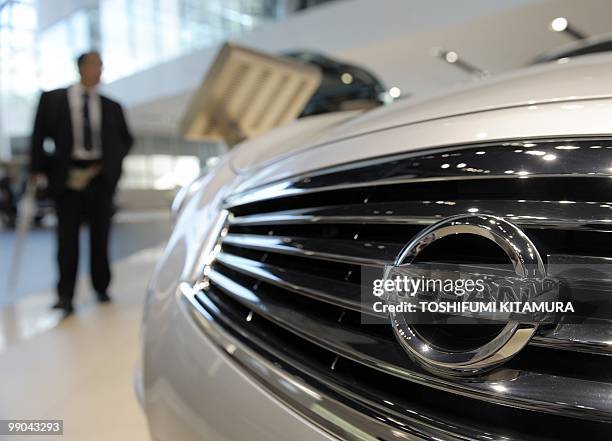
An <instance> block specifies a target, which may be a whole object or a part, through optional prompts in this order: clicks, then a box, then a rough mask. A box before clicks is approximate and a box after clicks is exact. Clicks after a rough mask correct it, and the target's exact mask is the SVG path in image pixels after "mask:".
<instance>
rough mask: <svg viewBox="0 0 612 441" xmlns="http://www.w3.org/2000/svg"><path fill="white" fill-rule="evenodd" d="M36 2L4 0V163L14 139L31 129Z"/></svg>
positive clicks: (0, 65)
mask: <svg viewBox="0 0 612 441" xmlns="http://www.w3.org/2000/svg"><path fill="white" fill-rule="evenodd" d="M36 23H37V21H36V3H35V0H8V1H6V0H5V1H0V160H2V159H7V158H8V157H10V151H11V148H10V138H11V136H12V135H14V134H18V133H26V132H27V131H28V130H30V125H31V120H32V109H33V106H34V102H35V100H36V97H35V95H36V88H37V85H38V78H37V71H36V66H37V63H36V48H35V42H36Z"/></svg>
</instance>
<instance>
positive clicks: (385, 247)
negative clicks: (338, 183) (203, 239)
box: [224, 234, 402, 267]
mask: <svg viewBox="0 0 612 441" xmlns="http://www.w3.org/2000/svg"><path fill="white" fill-rule="evenodd" d="M224 243H226V244H229V245H233V246H235V247H244V248H249V249H253V250H261V251H270V252H275V253H281V254H289V255H293V256H307V257H311V258H315V259H321V260H333V261H336V262H346V263H352V264H358V265H371V266H381V267H382V266H384V265H390V264H392V263H393V261H394V260H395V256H397V255H398V253H399V252H400V251H401V249H402V247H401V246H400V245H398V244H391V243H383V242H361V241H348V240H331V239H329V240H322V239H312V238H300V237H286V236H285V237H280V236H258V235H254V234H228V235H227V236H226V237H225V240H224Z"/></svg>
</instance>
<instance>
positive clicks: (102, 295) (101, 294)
mask: <svg viewBox="0 0 612 441" xmlns="http://www.w3.org/2000/svg"><path fill="white" fill-rule="evenodd" d="M96 296H97V297H98V302H99V303H110V301H111V298H110V297H109V296H108V294H106V293H105V292H99V293H96Z"/></svg>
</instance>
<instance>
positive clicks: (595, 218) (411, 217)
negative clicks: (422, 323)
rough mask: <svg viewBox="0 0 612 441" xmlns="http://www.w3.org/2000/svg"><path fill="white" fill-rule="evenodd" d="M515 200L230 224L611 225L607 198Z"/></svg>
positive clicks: (417, 204)
mask: <svg viewBox="0 0 612 441" xmlns="http://www.w3.org/2000/svg"><path fill="white" fill-rule="evenodd" d="M566 202H567V204H566V206H565V207H563V204H561V205H560V204H559V201H550V200H546V201H527V200H525V201H523V202H518V201H516V200H493V201H492V200H456V199H453V200H423V201H403V202H394V203H381V202H378V203H367V204H353V205H340V206H327V207H312V208H305V209H297V210H284V211H277V212H269V213H265V214H253V215H247V216H240V217H234V218H232V219H231V220H230V221H229V223H230V225H240V226H261V225H269V226H276V225H294V224H298V225H299V224H310V223H316V224H392V225H394V224H410V225H430V224H433V223H435V222H438V221H439V220H440V219H441V218H445V217H450V216H454V215H457V214H463V213H468V212H470V211H469V210H472V211H474V209H476V210H477V211H474V212H477V213H479V214H490V215H496V216H504V217H505V218H506V219H508V220H510V221H512V222H513V223H514V224H516V225H522V226H528V227H532V228H554V229H588V230H602V231H612V222H611V221H610V215H611V214H612V202H606V201H588V202H574V201H572V202H573V203H570V201H566Z"/></svg>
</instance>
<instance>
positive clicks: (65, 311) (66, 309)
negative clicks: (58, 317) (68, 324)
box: [52, 300, 74, 320]
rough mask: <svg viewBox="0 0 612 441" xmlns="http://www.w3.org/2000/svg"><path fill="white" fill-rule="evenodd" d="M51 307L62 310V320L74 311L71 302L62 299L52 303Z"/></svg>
mask: <svg viewBox="0 0 612 441" xmlns="http://www.w3.org/2000/svg"><path fill="white" fill-rule="evenodd" d="M52 308H53V309H61V310H62V320H63V319H65V318H67V317H68V316H71V315H72V314H73V313H74V307H73V306H72V303H69V302H66V301H62V300H60V301H58V302H57V303H56V304H55V305H53V307H52Z"/></svg>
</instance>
